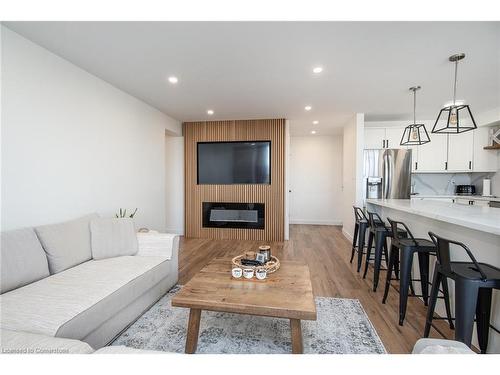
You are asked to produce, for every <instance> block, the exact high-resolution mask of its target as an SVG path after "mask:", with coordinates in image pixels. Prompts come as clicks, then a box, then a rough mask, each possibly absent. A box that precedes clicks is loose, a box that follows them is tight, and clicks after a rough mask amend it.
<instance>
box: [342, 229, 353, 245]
mask: <svg viewBox="0 0 500 375" xmlns="http://www.w3.org/2000/svg"><path fill="white" fill-rule="evenodd" d="M342 234H343V235H344V237H345V238H347V239H348V240H349V242H352V236H351V235H350V234H349V233H347V231H346V230H345V229H344V228H342Z"/></svg>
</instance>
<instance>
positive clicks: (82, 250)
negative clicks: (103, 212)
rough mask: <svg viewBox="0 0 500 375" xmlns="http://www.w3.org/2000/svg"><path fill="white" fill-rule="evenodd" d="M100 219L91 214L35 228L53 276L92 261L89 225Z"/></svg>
mask: <svg viewBox="0 0 500 375" xmlns="http://www.w3.org/2000/svg"><path fill="white" fill-rule="evenodd" d="M98 217H99V216H98V215H97V214H91V215H86V216H84V217H82V218H80V219H76V220H71V221H65V222H64V223H59V224H50V225H42V226H39V227H36V228H35V232H36V234H37V236H38V239H39V240H40V242H41V244H42V246H43V249H44V250H45V253H46V254H47V260H48V262H49V270H50V273H51V274H55V273H58V272H61V271H64V270H66V269H68V268H71V267H74V266H76V265H78V264H81V263H83V262H86V261H88V260H90V259H92V251H91V248H90V230H89V224H90V221H91V220H93V219H95V218H98Z"/></svg>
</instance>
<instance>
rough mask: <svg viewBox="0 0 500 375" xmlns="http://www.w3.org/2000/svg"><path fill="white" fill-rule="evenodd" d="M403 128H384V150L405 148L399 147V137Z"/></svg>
mask: <svg viewBox="0 0 500 375" xmlns="http://www.w3.org/2000/svg"><path fill="white" fill-rule="evenodd" d="M404 130H405V128H385V148H407V147H406V146H401V145H400V144H399V143H400V142H401V137H402V136H403V132H404Z"/></svg>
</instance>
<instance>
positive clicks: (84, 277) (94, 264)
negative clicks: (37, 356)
mask: <svg viewBox="0 0 500 375" xmlns="http://www.w3.org/2000/svg"><path fill="white" fill-rule="evenodd" d="M116 220H123V219H116ZM125 220H126V219H125ZM96 222H97V224H99V221H98V219H97V215H88V216H85V217H83V218H80V219H77V220H73V221H69V222H65V223H61V224H54V225H46V226H42V227H36V228H27V229H20V230H15V231H10V232H4V233H2V235H1V245H2V246H1V259H0V262H1V282H0V291H1V296H0V309H1V310H0V311H1V315H0V327H1V328H2V333H4V334H3V335H2V341H3V342H2V346H5V345H4V344H7V343H8V344H9V347H11V346H12V343H13V342H14V343H15V341H16V338H15V337H13V335H14V336H15V332H20V333H21V332H23V333H25V334H26V333H28V335H27V336H26V335H24V336H23V338H22V339H21V338H19V340H20V341H19V342H24V341H23V340H25V339H26V338H28V339H29V337H30V336H29V334H35V335H39V336H36V337H37V338H38V339H43V338H44V337H45V338H47V337H49V338H50V337H56V338H66V339H73V340H78V341H83V342H85V343H87V344H88V345H90V346H91V347H92V348H93V349H99V348H102V347H104V346H105V345H107V344H108V343H110V342H111V341H112V340H113V339H114V338H115V337H116V336H117V335H118V334H119V333H120V332H121V331H123V330H124V329H125V328H126V327H127V326H129V325H130V324H131V323H132V322H134V321H135V320H136V319H137V318H138V317H139V316H140V315H141V314H142V313H143V312H144V311H145V310H147V309H148V308H149V307H150V306H151V305H152V304H154V303H155V302H156V301H157V300H158V299H159V298H160V297H161V296H163V295H164V294H165V293H166V292H167V291H168V290H169V289H170V288H171V287H172V286H174V285H175V284H176V283H177V278H178V249H179V239H178V236H176V235H170V236H167V238H168V239H169V241H168V242H167V243H168V246H165V247H164V248H162V249H159V250H158V251H151V249H142V251H141V248H140V246H138V244H137V239H136V237H135V232H133V236H134V238H131V235H130V229H128V228H126V226H125V230H122V229H120V230H118V231H117V230H116V227H112V226H113V225H115V224H116V223H111V224H110V225H108V226H104V228H105V230H102V231H98V230H94V227H93V230H92V231H91V229H90V227H91V225H94V223H96ZM122 224H126V221H123V222H120V223H119V225H121V226H120V227H119V228H122V227H123V225H122ZM99 225H100V224H99ZM99 225H97V228H99ZM132 226H133V224H132ZM102 227H103V226H102V225H101V228H102ZM132 230H133V229H132ZM163 239H165V235H163ZM121 254H128V255H121ZM4 336H5V340H4ZM31 337H33V336H31ZM69 344H70V345H72V344H75V343H74V342H73V343H69ZM80 349H81V347H80ZM83 351H84V352H85V350H83Z"/></svg>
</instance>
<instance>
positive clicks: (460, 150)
mask: <svg viewBox="0 0 500 375" xmlns="http://www.w3.org/2000/svg"><path fill="white" fill-rule="evenodd" d="M473 148H474V133H473V131H468V132H465V133H460V134H450V135H449V138H448V170H449V171H451V172H471V171H472V154H473Z"/></svg>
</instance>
